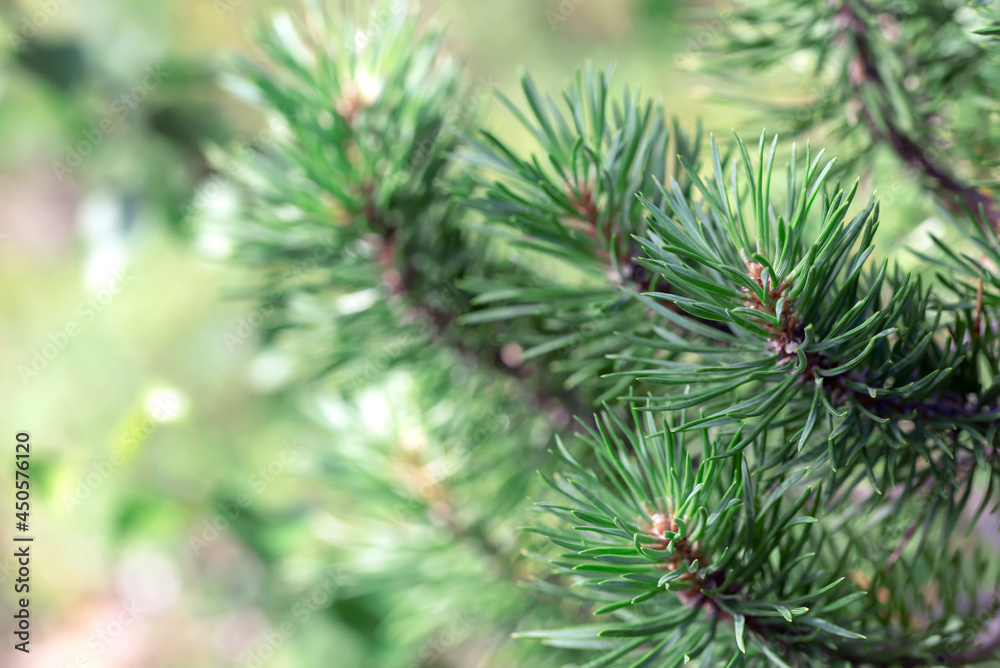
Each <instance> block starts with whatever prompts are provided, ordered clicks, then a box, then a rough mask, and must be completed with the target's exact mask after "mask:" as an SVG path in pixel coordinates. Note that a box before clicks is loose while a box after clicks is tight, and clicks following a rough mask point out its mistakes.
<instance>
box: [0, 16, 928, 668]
mask: <svg viewBox="0 0 1000 668" xmlns="http://www.w3.org/2000/svg"><path fill="white" fill-rule="evenodd" d="M281 5H282V2H281V1H280V0H269V1H268V2H262V1H258V0H38V1H28V0H23V1H19V2H18V1H15V2H10V1H8V2H4V3H2V5H0V6H2V9H0V147H2V150H0V285H2V290H0V359H2V360H3V365H2V373H0V414H2V415H3V420H2V421H0V423H2V424H3V428H4V433H3V436H2V437H3V438H4V439H5V442H7V443H8V447H9V451H10V452H11V453H12V451H13V437H14V434H15V433H16V432H17V431H19V430H25V431H29V432H30V433H31V434H32V439H33V444H34V451H33V459H32V469H31V472H32V476H33V508H32V515H31V520H32V527H31V530H32V534H33V535H35V536H36V537H37V539H36V541H37V542H36V543H35V544H34V547H33V550H34V561H33V580H32V614H33V638H32V653H31V654H30V657H24V656H21V655H20V654H18V653H15V652H13V651H12V649H11V647H10V645H11V643H10V642H7V641H6V640H5V641H4V643H3V644H2V646H0V665H2V666H12V667H18V666H30V667H31V668H36V667H37V668H43V667H44V668H62V667H70V666H73V667H77V668H89V667H107V668H133V667H135V668H138V667H142V668H157V667H161V666H162V667H172V666H185V667H191V668H199V667H202V666H232V665H238V666H265V665H266V666H268V667H269V668H284V667H290V666H383V665H386V666H390V665H407V664H406V663H405V662H406V661H407V660H409V659H408V657H405V656H399V655H398V653H397V652H398V650H397V649H396V648H395V647H396V644H395V643H393V642H392V638H390V637H387V633H386V631H385V629H383V628H381V627H380V625H379V616H378V611H377V610H373V609H371V608H370V607H366V604H365V603H364V602H363V601H358V600H354V599H352V598H351V596H350V595H349V593H347V592H349V588H346V587H345V582H346V581H347V579H348V578H349V575H348V574H345V573H341V572H340V571H339V570H338V569H337V565H336V562H335V560H333V559H332V558H331V556H330V549H329V546H330V545H331V544H332V543H335V542H336V540H337V533H338V531H339V527H340V524H339V522H338V518H340V517H343V516H344V515H345V514H349V513H350V512H351V503H350V499H345V498H343V497H342V496H340V495H338V494H337V491H336V490H333V489H330V488H329V486H328V485H326V484H324V480H323V477H322V475H321V474H320V472H319V471H320V467H318V466H317V461H318V460H319V459H321V458H322V456H323V455H324V453H326V454H328V453H330V452H332V451H334V449H335V448H336V444H337V438H338V436H337V434H338V429H344V428H345V427H344V426H343V425H340V426H337V425H331V424H328V423H326V422H328V421H325V420H324V418H323V414H322V411H321V410H314V409H313V408H310V406H312V404H310V403H309V402H307V401H303V398H302V396H301V394H300V392H299V391H298V390H296V389H294V388H293V387H290V386H289V383H288V373H289V367H288V363H287V360H286V359H285V358H284V356H283V355H282V352H281V351H280V349H276V348H270V347H268V346H262V345H261V342H260V341H259V340H258V339H257V338H256V337H255V336H254V328H255V324H254V323H252V322H249V321H248V315H249V314H250V312H251V311H250V307H249V305H248V304H247V303H246V302H245V301H242V300H240V299H239V298H237V297H236V295H238V293H239V290H240V284H241V276H240V274H239V272H238V271H236V270H234V269H232V268H228V267H226V266H224V265H223V264H222V263H220V262H219V261H218V258H219V256H220V254H221V251H224V249H220V248H219V247H218V240H215V239H212V238H206V237H203V236H199V235H198V234H197V233H196V231H195V228H194V226H192V225H191V224H190V223H191V221H192V220H193V218H194V217H196V216H197V215H198V214H199V213H200V212H202V211H204V210H205V209H206V208H211V207H224V206H226V201H227V199H226V189H227V185H228V184H227V179H226V178H225V175H219V174H215V173H213V172H212V171H211V170H210V168H209V166H208V165H209V161H208V160H207V159H206V156H207V155H210V154H211V152H212V151H213V150H216V149H217V148H218V147H224V146H230V145H232V144H233V143H239V142H243V143H246V142H249V141H250V140H251V138H252V137H253V135H254V133H255V132H256V131H257V130H258V129H259V127H260V125H259V124H260V119H259V118H258V117H257V116H256V115H255V114H254V113H253V112H252V111H251V110H248V109H246V108H244V107H243V106H241V104H240V103H238V102H237V101H236V100H235V99H234V98H233V97H232V96H231V95H229V94H228V93H227V92H226V91H225V90H224V88H223V87H221V86H220V85H219V81H220V75H221V74H222V73H224V72H226V71H227V70H228V69H229V62H230V58H231V55H232V54H233V53H234V52H240V51H246V50H247V49H250V48H251V40H250V38H249V37H250V35H251V34H252V26H253V24H254V22H255V21H257V20H259V19H260V18H261V17H264V16H266V15H267V14H268V12H269V11H270V10H271V9H275V8H278V9H280V7H281ZM424 11H425V13H427V15H428V16H430V15H437V16H440V17H443V18H445V19H447V21H448V22H449V26H450V28H449V33H448V34H449V35H450V41H451V46H452V48H453V49H454V51H455V52H457V53H458V54H460V55H461V56H462V57H464V58H465V59H466V61H467V63H468V67H469V70H470V75H471V76H473V77H476V78H479V77H482V78H484V79H485V80H486V81H488V82H489V83H490V84H491V85H495V86H497V87H498V88H499V89H500V90H502V91H505V92H507V93H508V94H510V95H511V96H512V97H516V89H517V81H518V74H519V70H520V68H522V67H523V68H525V69H527V70H529V71H530V72H531V73H532V74H533V76H534V77H535V78H536V80H537V81H538V82H539V83H540V85H541V86H542V87H544V88H548V89H558V87H560V86H561V85H562V84H563V83H565V82H566V81H567V80H568V79H569V77H570V76H571V75H572V72H573V69H574V68H575V67H576V66H577V65H579V64H580V63H582V62H584V61H585V60H587V59H590V60H593V61H594V62H595V63H596V64H598V65H604V64H607V63H609V62H615V63H617V76H616V80H617V82H618V83H619V84H624V83H626V82H627V83H629V84H630V85H638V86H640V87H641V88H642V89H643V91H645V92H646V93H648V94H652V95H658V96H661V97H662V98H663V99H664V101H665V103H666V107H667V109H668V111H669V112H670V113H672V114H674V115H676V116H677V117H679V118H680V119H681V121H682V122H684V123H687V124H693V123H694V122H695V121H696V119H698V118H701V119H702V121H703V122H704V124H705V127H706V128H707V129H709V130H713V131H716V132H728V131H729V129H730V128H753V134H756V132H759V128H760V124H761V123H760V118H759V115H757V114H756V112H755V110H754V109H753V108H752V107H751V106H750V105H747V104H741V103H740V102H739V101H738V99H739V96H740V94H741V91H743V90H744V89H742V88H739V87H738V86H736V87H734V85H735V84H734V82H732V81H727V80H726V77H725V73H722V74H716V75H706V74H704V73H698V72H696V71H694V70H695V69H696V67H697V65H698V63H699V60H700V59H701V57H702V56H703V55H704V52H705V51H706V50H709V49H711V48H712V46H713V44H714V42H715V40H716V39H717V38H718V33H719V30H720V29H721V26H722V22H724V21H725V18H724V17H725V16H726V14H725V13H724V12H725V5H722V4H720V5H718V6H715V5H713V3H707V2H705V3H701V4H698V3H687V4H684V5H680V4H675V3H674V2H672V1H671V0H504V2H482V1H481V0H479V1H477V0H453V1H448V0H437V1H436V2H427V3H425V6H424ZM720 17H721V18H720ZM802 75H803V73H802V72H801V71H797V70H796V64H795V63H789V64H788V66H787V77H784V76H783V75H782V74H781V73H779V74H777V75H774V76H772V78H771V79H769V80H767V81H756V82H754V84H753V87H752V88H750V87H748V88H747V89H746V90H745V92H746V95H748V96H749V95H750V94H751V93H753V94H756V95H760V94H761V93H764V94H769V95H773V96H775V98H776V99H788V100H794V99H806V98H807V97H808V90H807V88H806V87H805V86H803V85H802V83H801V81H802ZM789 82H792V83H789ZM723 89H725V90H726V91H727V92H728V93H730V94H733V93H734V91H735V92H736V93H737V94H736V95H735V96H734V99H728V100H723V99H721V98H720V96H719V93H720V91H721V90H723ZM486 122H487V124H489V125H490V126H491V127H492V128H493V129H494V130H495V131H496V132H499V133H501V134H505V136H507V137H510V138H513V139H515V140H516V138H517V137H518V132H519V131H518V129H517V127H515V125H514V124H513V123H510V122H508V120H507V119H506V118H505V117H504V115H503V114H502V113H501V112H500V110H498V109H497V108H496V107H495V105H490V106H488V108H487V110H486ZM816 140H817V141H818V142H819V143H822V141H823V138H822V137H819V138H816ZM893 170H896V171H893ZM884 173H885V174H889V175H893V174H895V176H890V177H887V178H886V179H885V180H883V183H885V182H886V181H888V182H889V183H892V184H893V186H892V187H893V190H892V197H893V199H894V206H893V207H892V208H891V209H888V211H887V212H886V214H885V215H884V218H885V222H884V223H883V228H882V230H881V244H882V247H883V248H889V247H893V246H898V245H899V244H909V245H912V246H919V245H920V243H921V242H920V239H921V238H923V236H924V235H923V232H925V231H926V230H921V231H919V233H918V230H917V229H916V228H915V227H914V226H913V225H912V223H904V222H903V221H913V220H925V218H926V211H925V209H926V203H925V202H918V201H916V199H915V197H916V195H915V191H914V190H912V188H911V184H909V183H908V182H907V181H906V179H905V178H904V177H902V175H901V172H899V171H898V169H897V168H896V167H895V166H894V163H892V162H891V160H888V159H887V160H886V165H885V171H884ZM863 190H864V189H863ZM923 225H925V226H932V227H933V226H934V225H935V223H934V221H933V219H927V222H926V223H924V224H923ZM7 451H8V450H5V451H4V452H7ZM4 456H5V457H8V460H5V463H4V464H3V470H4V471H5V472H7V473H5V474H4V476H3V483H2V489H3V490H4V493H3V495H2V497H3V505H2V506H0V508H2V510H3V516H4V517H7V515H6V513H7V508H8V507H9V506H8V505H7V504H8V503H10V502H11V500H12V491H11V480H12V479H13V474H12V462H13V455H12V454H10V455H9V456H8V455H4ZM8 462H10V463H8ZM12 522H13V518H11V520H10V522H8V521H6V520H4V521H2V522H0V545H9V544H10V534H11V531H12V526H11V524H12ZM12 574H13V559H12V557H11V555H10V554H9V551H8V550H7V549H6V548H4V549H2V550H0V607H2V608H3V609H4V610H3V611H0V612H2V615H3V618H4V619H5V620H6V619H9V617H10V616H9V614H8V612H9V609H10V606H11V604H12V600H13V596H12V591H11V590H12V587H11V578H12ZM317 583H318V584H317ZM286 622H287V623H291V624H293V627H292V628H293V629H294V631H293V633H291V634H286V635H285V636H283V640H282V641H281V642H280V643H277V644H279V645H280V646H279V647H273V645H274V644H275V643H271V642H270V641H269V637H271V636H270V635H269V634H272V633H273V632H274V629H275V628H276V627H279V626H280V625H281V624H283V623H286ZM2 626H3V627H4V628H5V629H7V628H8V627H7V622H3V623H2ZM462 631H463V629H458V630H456V634H458V635H459V636H460V635H461V634H462ZM4 637H5V638H9V636H8V633H7V632H6V631H5V634H4ZM442 642H443V643H444V645H446V646H442V647H441V648H440V651H438V649H437V648H435V649H434V651H431V652H426V653H424V654H425V655H424V656H423V658H422V659H420V661H422V663H420V664H411V665H424V666H462V665H473V664H472V663H470V661H471V660H472V659H469V658H468V656H472V655H474V651H473V652H471V653H470V652H469V650H468V648H467V647H465V644H463V643H461V642H451V643H450V644H449V643H446V642H444V641H442ZM463 648H464V649H463ZM463 652H464V654H463Z"/></svg>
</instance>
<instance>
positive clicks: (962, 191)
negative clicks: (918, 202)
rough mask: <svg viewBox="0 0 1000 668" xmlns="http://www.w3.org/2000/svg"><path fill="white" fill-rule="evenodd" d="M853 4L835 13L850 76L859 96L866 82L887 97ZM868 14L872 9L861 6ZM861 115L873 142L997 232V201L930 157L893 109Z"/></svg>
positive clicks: (851, 0)
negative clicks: (848, 52) (850, 53)
mask: <svg viewBox="0 0 1000 668" xmlns="http://www.w3.org/2000/svg"><path fill="white" fill-rule="evenodd" d="M855 3H857V4H858V6H860V7H864V5H863V4H862V3H861V0H845V1H844V2H843V3H842V4H841V6H840V9H839V11H838V13H837V18H838V21H839V23H840V25H842V26H843V30H844V35H845V36H846V37H847V38H849V40H850V42H851V43H852V44H853V46H854V50H855V55H854V57H853V60H851V62H850V65H849V78H850V81H851V83H852V84H853V85H854V86H855V87H856V88H857V89H858V95H859V98H861V99H864V95H863V94H862V90H861V87H862V84H864V83H867V84H870V85H872V86H874V87H875V88H878V89H880V90H881V91H882V95H881V97H883V98H888V89H887V86H886V82H885V81H884V79H883V75H882V73H881V71H880V70H879V68H878V66H877V64H876V55H875V50H874V49H873V48H872V44H871V32H872V28H871V27H870V26H869V21H866V20H865V19H864V18H863V17H862V16H861V15H860V14H859V13H858V11H857V10H856V9H855ZM864 11H865V12H866V13H867V14H868V15H871V9H870V8H867V7H864ZM861 115H862V116H863V117H864V120H865V124H866V125H867V126H868V130H869V132H870V133H871V136H872V139H873V140H874V141H882V142H885V143H887V144H888V145H889V146H890V147H891V148H892V150H893V151H894V152H895V153H896V155H897V156H898V157H899V159H900V160H901V161H902V162H903V164H904V165H906V166H908V167H910V168H912V169H915V170H916V171H918V172H919V173H921V174H923V175H924V177H925V178H927V179H928V180H929V181H930V182H931V183H932V184H933V189H934V190H936V191H937V192H938V194H939V195H940V196H941V200H942V201H943V202H946V203H951V202H955V201H957V202H960V203H961V205H962V206H964V207H965V208H966V209H967V210H968V211H970V212H972V213H973V214H974V215H975V216H977V217H979V216H983V218H982V222H983V223H984V224H988V225H989V226H990V228H991V229H993V231H994V232H1000V204H998V203H997V201H996V199H995V197H993V195H992V194H991V193H990V192H989V191H987V190H985V189H978V188H973V187H970V186H967V185H965V184H963V183H960V182H959V181H958V180H957V179H956V178H955V176H954V175H953V174H952V173H951V172H950V171H949V170H947V168H946V167H944V166H942V165H940V164H938V163H936V162H935V161H934V160H932V159H931V158H930V157H929V156H928V154H927V152H926V151H925V149H924V148H923V147H921V146H920V144H919V141H918V140H917V139H915V138H912V137H910V136H908V135H907V134H906V133H904V132H903V131H901V130H900V129H899V127H898V126H897V124H896V122H895V121H894V120H893V116H894V114H893V111H892V109H891V108H889V107H888V105H886V106H885V107H883V108H881V109H879V110H878V116H877V117H876V116H875V115H874V114H873V113H872V110H871V109H869V108H867V107H865V106H862V110H861Z"/></svg>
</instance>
